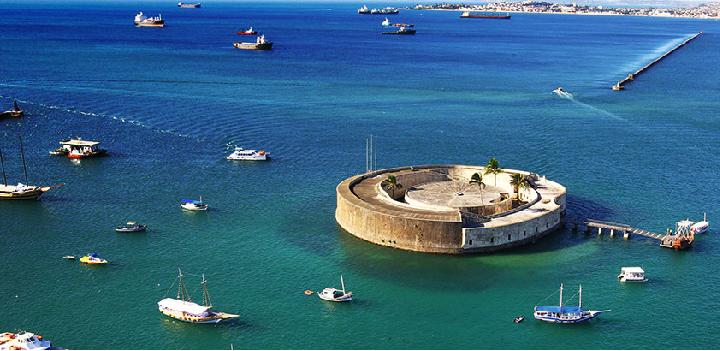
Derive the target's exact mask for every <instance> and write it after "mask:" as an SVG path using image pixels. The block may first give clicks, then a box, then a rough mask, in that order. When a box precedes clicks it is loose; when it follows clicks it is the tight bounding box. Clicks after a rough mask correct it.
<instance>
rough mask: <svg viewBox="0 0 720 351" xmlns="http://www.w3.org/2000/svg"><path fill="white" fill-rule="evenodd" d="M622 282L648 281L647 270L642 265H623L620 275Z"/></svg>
mask: <svg viewBox="0 0 720 351" xmlns="http://www.w3.org/2000/svg"><path fill="white" fill-rule="evenodd" d="M618 279H620V282H621V283H625V282H629V283H630V282H646V281H648V280H647V279H646V278H645V271H644V270H643V269H642V268H640V267H622V268H620V275H618Z"/></svg>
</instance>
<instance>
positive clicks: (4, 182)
mask: <svg viewBox="0 0 720 351" xmlns="http://www.w3.org/2000/svg"><path fill="white" fill-rule="evenodd" d="M0 165H2V172H3V184H4V185H5V186H7V180H6V179H5V162H4V161H3V157H2V150H0Z"/></svg>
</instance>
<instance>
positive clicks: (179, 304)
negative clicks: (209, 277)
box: [158, 269, 239, 323]
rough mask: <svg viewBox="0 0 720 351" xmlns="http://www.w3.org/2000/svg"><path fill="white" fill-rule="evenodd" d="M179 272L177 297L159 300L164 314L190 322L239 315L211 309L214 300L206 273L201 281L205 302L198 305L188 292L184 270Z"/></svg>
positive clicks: (209, 321) (203, 321)
mask: <svg viewBox="0 0 720 351" xmlns="http://www.w3.org/2000/svg"><path fill="white" fill-rule="evenodd" d="M178 272H180V275H178V277H177V278H176V280H177V279H180V283H179V285H178V294H177V298H175V299H173V298H169V297H168V298H164V299H162V300H160V301H159V302H158V309H159V310H160V312H161V313H162V314H164V315H166V316H168V317H172V318H175V319H178V320H181V321H183V322H188V323H217V322H220V321H221V320H223V319H225V318H235V317H239V316H238V315H235V314H229V313H225V312H215V311H210V308H212V307H213V306H212V302H210V295H209V294H208V290H207V284H206V283H207V282H206V281H205V275H203V276H202V282H201V284H202V286H203V304H202V305H198V304H197V303H195V302H192V300H191V299H190V294H188V291H187V289H186V288H185V283H184V282H183V274H182V271H181V270H180V269H178ZM173 284H174V283H173Z"/></svg>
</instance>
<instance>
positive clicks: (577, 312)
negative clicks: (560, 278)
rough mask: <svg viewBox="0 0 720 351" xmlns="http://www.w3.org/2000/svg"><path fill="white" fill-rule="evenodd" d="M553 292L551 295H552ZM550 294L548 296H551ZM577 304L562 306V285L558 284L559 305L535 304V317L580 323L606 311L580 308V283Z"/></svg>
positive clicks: (550, 321)
mask: <svg viewBox="0 0 720 351" xmlns="http://www.w3.org/2000/svg"><path fill="white" fill-rule="evenodd" d="M554 294H555V293H553V294H552V295H554ZM552 295H550V296H552ZM578 295H579V297H578V305H577V306H563V300H562V296H563V285H562V284H560V305H559V306H535V312H534V316H535V319H537V320H541V321H543V322H549V323H563V324H565V323H580V322H585V321H589V320H591V319H593V318H595V317H596V316H597V315H599V314H600V313H602V312H609V310H607V311H583V310H582V285H581V286H580V290H579V291H578ZM550 296H548V297H550Z"/></svg>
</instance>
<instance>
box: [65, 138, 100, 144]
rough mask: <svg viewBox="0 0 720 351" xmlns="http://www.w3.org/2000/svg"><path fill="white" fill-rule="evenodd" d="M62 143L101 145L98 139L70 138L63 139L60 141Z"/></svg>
mask: <svg viewBox="0 0 720 351" xmlns="http://www.w3.org/2000/svg"><path fill="white" fill-rule="evenodd" d="M60 145H74V146H97V145H100V142H98V141H88V140H78V139H70V140H64V141H61V142H60Z"/></svg>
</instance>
